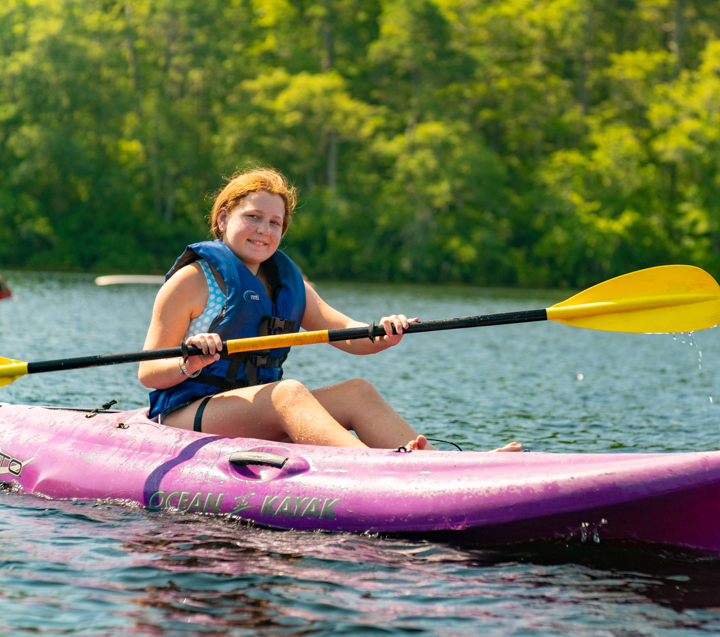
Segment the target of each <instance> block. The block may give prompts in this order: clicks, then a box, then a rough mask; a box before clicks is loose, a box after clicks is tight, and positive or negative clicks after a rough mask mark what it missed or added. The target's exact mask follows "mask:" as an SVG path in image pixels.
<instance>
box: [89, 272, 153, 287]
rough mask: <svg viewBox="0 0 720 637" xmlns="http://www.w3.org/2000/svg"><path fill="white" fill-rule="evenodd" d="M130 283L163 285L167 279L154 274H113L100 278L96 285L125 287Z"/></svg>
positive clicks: (96, 280)
mask: <svg viewBox="0 0 720 637" xmlns="http://www.w3.org/2000/svg"><path fill="white" fill-rule="evenodd" d="M128 283H141V284H148V285H162V284H163V283H165V277H164V276H159V275H154V274H112V275H108V276H99V277H97V278H96V279H95V285H123V284H128Z"/></svg>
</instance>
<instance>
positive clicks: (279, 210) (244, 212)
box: [217, 190, 285, 274]
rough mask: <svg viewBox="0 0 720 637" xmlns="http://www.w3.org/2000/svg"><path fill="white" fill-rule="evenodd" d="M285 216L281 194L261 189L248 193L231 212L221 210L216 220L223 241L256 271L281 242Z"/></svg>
mask: <svg viewBox="0 0 720 637" xmlns="http://www.w3.org/2000/svg"><path fill="white" fill-rule="evenodd" d="M284 219H285V203H284V202H283V200H282V197H280V195H273V194H270V193H269V192H266V191H264V190H260V191H258V192H251V193H250V194H249V195H247V196H246V197H245V198H244V199H243V200H242V201H241V202H240V203H239V204H238V205H237V206H235V207H234V208H233V209H232V211H231V212H229V213H228V212H227V211H226V210H221V211H220V212H219V213H218V216H217V223H218V227H219V229H220V232H222V241H223V243H224V244H225V245H226V246H228V248H230V249H231V250H232V251H233V252H234V253H235V255H236V256H237V257H238V259H240V260H241V261H242V262H243V263H244V264H245V265H246V266H247V268H248V269H249V270H250V272H252V273H253V274H257V272H258V268H259V267H260V264H261V263H262V262H263V261H266V260H267V259H269V258H270V257H271V256H272V255H273V254H274V253H275V250H277V249H278V246H279V245H280V239H282V231H283V221H284Z"/></svg>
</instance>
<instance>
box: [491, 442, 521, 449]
mask: <svg viewBox="0 0 720 637" xmlns="http://www.w3.org/2000/svg"><path fill="white" fill-rule="evenodd" d="M493 451H522V445H521V444H520V443H518V442H511V443H509V444H507V445H505V446H504V447H500V448H499V449H493Z"/></svg>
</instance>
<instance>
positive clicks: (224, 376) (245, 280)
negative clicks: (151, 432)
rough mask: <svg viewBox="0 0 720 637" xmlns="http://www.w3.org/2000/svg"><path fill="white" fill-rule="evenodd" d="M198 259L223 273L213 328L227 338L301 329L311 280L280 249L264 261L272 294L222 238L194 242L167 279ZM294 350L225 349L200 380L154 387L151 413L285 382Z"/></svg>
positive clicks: (211, 329)
mask: <svg viewBox="0 0 720 637" xmlns="http://www.w3.org/2000/svg"><path fill="white" fill-rule="evenodd" d="M198 259H205V260H206V261H207V262H208V263H210V264H211V265H212V266H213V267H214V268H215V270H216V271H217V272H218V273H219V274H220V276H221V277H222V278H223V281H225V288H226V294H227V300H226V305H225V309H224V312H221V313H220V315H219V316H218V317H217V318H216V319H215V321H213V324H212V325H211V326H210V328H209V329H208V331H209V332H215V333H216V334H219V335H220V337H221V338H222V340H223V341H226V340H228V339H236V338H248V337H251V336H265V335H268V334H282V333H287V332H298V331H300V324H301V323H302V319H303V315H304V314H305V282H304V281H303V278H302V274H301V273H300V270H299V269H298V267H297V266H296V265H295V264H294V263H293V262H292V261H291V260H290V258H289V257H287V256H286V255H285V254H283V253H282V252H281V251H280V250H277V251H276V252H275V254H273V256H272V257H270V258H269V259H268V260H267V261H265V262H263V263H262V265H261V267H262V268H263V271H264V273H265V275H266V277H267V279H268V283H269V286H270V290H271V295H270V297H268V295H267V294H266V292H265V286H264V285H263V283H262V281H260V279H258V278H257V277H256V276H255V275H253V274H252V273H251V272H250V270H248V269H247V267H246V266H245V264H244V263H243V262H242V261H241V260H240V259H238V258H237V256H235V254H234V253H233V252H232V250H230V248H228V247H227V246H226V245H225V244H224V243H223V242H222V241H220V240H216V241H203V242H201V243H194V244H193V245H191V246H188V247H187V248H186V249H185V252H183V254H182V255H181V256H180V258H179V259H178V260H177V261H176V262H175V265H174V266H173V267H172V269H171V270H170V272H168V274H167V276H166V277H165V280H167V279H169V278H170V277H171V276H172V275H173V274H175V272H177V271H178V270H179V269H180V268H182V267H184V266H186V265H188V264H190V263H193V262H194V261H197V260H198ZM289 352H290V348H289V347H283V348H278V349H272V350H265V351H257V352H243V353H240V354H227V352H226V351H225V350H223V352H222V353H221V356H222V358H220V360H218V361H215V362H214V363H213V364H212V365H208V366H207V367H205V368H203V370H202V373H201V374H200V375H199V376H197V377H196V378H187V379H185V380H184V381H182V382H181V383H179V384H177V385H175V386H174V387H169V388H167V389H157V390H155V391H153V392H152V393H151V394H150V413H149V416H150V418H155V417H156V416H158V415H159V414H163V415H164V414H167V413H170V412H171V411H174V410H175V409H178V408H179V407H180V406H181V405H185V404H189V403H190V402H193V401H194V400H197V399H198V398H202V397H203V396H211V395H213V394H217V393H218V392H221V391H224V390H228V389H235V388H237V387H248V386H251V385H259V384H265V383H273V382H275V381H277V380H280V379H281V378H282V373H283V370H282V364H283V362H285V359H286V358H287V356H288V354H289Z"/></svg>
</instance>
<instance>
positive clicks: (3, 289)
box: [0, 277, 12, 301]
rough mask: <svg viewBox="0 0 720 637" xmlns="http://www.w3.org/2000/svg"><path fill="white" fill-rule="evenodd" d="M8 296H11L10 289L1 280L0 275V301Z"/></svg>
mask: <svg viewBox="0 0 720 637" xmlns="http://www.w3.org/2000/svg"><path fill="white" fill-rule="evenodd" d="M10 297H12V290H11V289H10V287H9V286H8V284H7V283H5V281H3V279H2V277H0V301H1V300H2V299H9V298H10Z"/></svg>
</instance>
